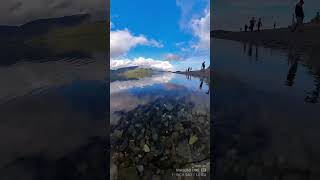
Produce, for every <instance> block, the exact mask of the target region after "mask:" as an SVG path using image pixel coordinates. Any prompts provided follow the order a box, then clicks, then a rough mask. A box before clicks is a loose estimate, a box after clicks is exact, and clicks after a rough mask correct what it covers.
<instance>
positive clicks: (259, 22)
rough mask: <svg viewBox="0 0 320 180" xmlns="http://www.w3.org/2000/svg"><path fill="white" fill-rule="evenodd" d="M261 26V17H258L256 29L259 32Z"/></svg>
mask: <svg viewBox="0 0 320 180" xmlns="http://www.w3.org/2000/svg"><path fill="white" fill-rule="evenodd" d="M261 26H262V21H261V18H259V21H258V31H259V32H260V29H261Z"/></svg>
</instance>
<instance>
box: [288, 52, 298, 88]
mask: <svg viewBox="0 0 320 180" xmlns="http://www.w3.org/2000/svg"><path fill="white" fill-rule="evenodd" d="M288 62H289V64H290V68H289V71H288V75H287V80H286V85H287V86H293V84H294V80H295V78H296V74H297V70H298V55H296V54H294V53H292V50H290V51H289V54H288Z"/></svg>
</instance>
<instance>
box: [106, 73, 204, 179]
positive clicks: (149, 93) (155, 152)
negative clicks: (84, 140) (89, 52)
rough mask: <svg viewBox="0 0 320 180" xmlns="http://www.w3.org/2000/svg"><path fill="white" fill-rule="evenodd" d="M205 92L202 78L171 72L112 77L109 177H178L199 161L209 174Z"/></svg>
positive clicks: (198, 163)
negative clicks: (132, 77)
mask: <svg viewBox="0 0 320 180" xmlns="http://www.w3.org/2000/svg"><path fill="white" fill-rule="evenodd" d="M209 94H210V92H209V86H208V84H207V82H206V80H204V79H199V78H196V77H187V76H185V75H180V74H174V73H160V74H155V75H152V76H151V77H145V78H141V79H137V80H128V81H115V82H112V83H111V85H110V113H111V114H110V115H111V119H110V123H111V135H110V138H111V139H110V141H111V162H110V165H111V171H110V173H111V178H112V179H116V178H120V179H121V178H123V179H130V178H131V179H139V176H140V177H142V176H143V177H145V178H147V179H156V178H166V179H177V178H178V177H177V176H176V174H175V173H176V169H177V168H191V167H196V166H197V165H198V166H201V167H203V168H206V170H207V172H206V173H205V174H206V176H203V177H202V178H203V179H209V162H210V156H209V153H210V143H209V141H210V124H209V118H210V95H209ZM190 139H191V140H190ZM172 173H173V174H172ZM194 178H195V177H194Z"/></svg>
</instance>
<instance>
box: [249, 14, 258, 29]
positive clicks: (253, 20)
mask: <svg viewBox="0 0 320 180" xmlns="http://www.w3.org/2000/svg"><path fill="white" fill-rule="evenodd" d="M255 24H256V20H255V18H254V17H252V19H251V20H250V27H249V28H250V31H251V32H253V29H254V26H255Z"/></svg>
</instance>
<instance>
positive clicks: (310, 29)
mask: <svg viewBox="0 0 320 180" xmlns="http://www.w3.org/2000/svg"><path fill="white" fill-rule="evenodd" d="M319 32H320V23H318V24H316V23H305V24H304V25H303V26H302V27H301V28H300V29H299V30H298V31H296V32H291V30H290V28H277V29H265V30H261V31H260V32H257V31H254V32H233V31H223V30H215V31H211V37H213V38H218V39H225V40H233V41H240V42H248V43H252V44H256V45H262V46H265V47H269V48H277V49H290V48H296V49H299V50H303V51H305V50H312V49H313V48H314V47H317V46H318V45H319V44H320V33H319Z"/></svg>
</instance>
